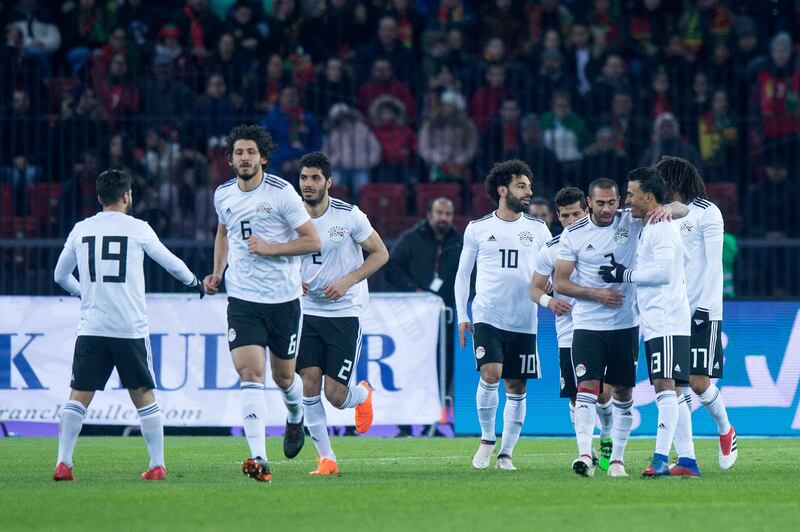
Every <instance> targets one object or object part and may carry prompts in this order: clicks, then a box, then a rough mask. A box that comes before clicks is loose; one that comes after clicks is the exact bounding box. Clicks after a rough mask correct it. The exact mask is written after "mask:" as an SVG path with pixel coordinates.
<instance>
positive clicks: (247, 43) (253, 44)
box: [225, 0, 284, 68]
mask: <svg viewBox="0 0 800 532" xmlns="http://www.w3.org/2000/svg"><path fill="white" fill-rule="evenodd" d="M253 9H254V6H253V4H252V3H251V2H248V1H247V0H237V2H236V3H235V4H234V5H233V8H232V15H233V16H232V17H230V18H229V19H228V20H226V21H225V26H226V28H227V30H228V31H229V32H230V33H231V35H233V39H234V41H235V42H236V49H237V50H241V54H242V57H243V58H244V64H243V66H244V67H246V68H254V67H255V65H257V64H258V63H259V60H260V59H261V56H262V54H264V53H265V52H278V53H279V52H281V51H282V49H283V42H284V35H283V29H282V26H281V24H280V23H279V22H277V21H276V20H274V19H272V18H271V17H268V18H266V19H265V20H264V21H258V20H257V19H256V15H255V13H254V12H253Z"/></svg>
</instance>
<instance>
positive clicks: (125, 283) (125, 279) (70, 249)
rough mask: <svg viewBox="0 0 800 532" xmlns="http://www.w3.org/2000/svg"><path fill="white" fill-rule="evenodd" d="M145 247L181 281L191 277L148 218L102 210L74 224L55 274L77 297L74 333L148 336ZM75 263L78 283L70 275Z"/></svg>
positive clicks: (57, 279)
mask: <svg viewBox="0 0 800 532" xmlns="http://www.w3.org/2000/svg"><path fill="white" fill-rule="evenodd" d="M145 253H147V255H148V256H149V257H150V258H151V259H153V260H154V261H156V262H157V263H158V264H160V265H161V266H162V267H163V268H164V269H165V270H167V271H168V272H169V273H170V274H172V276H173V277H175V278H176V279H178V280H179V281H181V282H182V283H183V284H185V285H190V284H192V282H193V281H194V280H195V277H194V274H192V272H190V271H189V268H187V267H186V264H184V263H183V261H182V260H180V259H179V258H178V257H176V256H175V255H173V254H172V253H171V252H170V251H169V250H168V249H167V248H166V247H164V244H162V243H161V241H160V240H159V239H158V237H157V236H156V234H155V232H154V231H153V229H152V228H151V227H150V226H149V225H148V224H147V222H144V221H142V220H139V219H137V218H134V217H132V216H128V215H127V214H123V213H121V212H116V211H103V212H100V213H98V214H95V215H94V216H92V217H91V218H87V219H85V220H83V221H81V222H78V223H77V224H75V227H74V228H73V229H72V231H71V232H70V234H69V236H68V237H67V241H66V243H65V244H64V249H63V250H62V252H61V256H60V257H59V258H58V264H56V270H55V280H56V282H58V284H60V285H61V286H62V287H63V288H64V289H65V290H67V291H68V292H69V293H71V294H73V295H76V296H77V295H79V296H80V297H81V321H80V324H79V325H78V336H106V337H110V338H145V337H147V335H148V334H149V330H148V326H147V305H146V303H145V297H144V270H143V267H142V265H143V263H144V254H145ZM76 265H77V266H78V275H79V277H80V284H78V281H76V280H75V278H74V277H73V276H72V271H73V270H74V269H75V266H76Z"/></svg>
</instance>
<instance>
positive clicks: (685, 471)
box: [598, 168, 700, 477]
mask: <svg viewBox="0 0 800 532" xmlns="http://www.w3.org/2000/svg"><path fill="white" fill-rule="evenodd" d="M665 194H666V184H665V183H664V180H663V179H662V178H661V176H660V175H659V173H658V170H656V169H655V168H637V169H635V170H633V171H632V172H631V173H630V174H628V193H627V196H626V198H625V204H626V205H627V206H628V207H630V209H631V215H632V216H633V217H634V218H636V219H641V220H642V222H643V223H644V226H643V227H642V229H641V231H640V232H639V234H638V240H639V243H638V246H637V249H636V258H635V260H634V262H633V263H632V264H633V267H632V268H627V267H626V265H625V263H621V262H619V261H617V260H616V259H615V257H614V255H613V254H611V256H610V257H609V259H610V263H611V264H610V265H604V266H601V267H600V269H599V272H598V274H599V276H600V277H602V278H603V281H605V282H607V283H626V284H633V285H635V287H636V305H637V307H638V310H639V315H640V318H641V325H642V335H643V336H644V342H645V344H644V345H645V355H646V360H647V370H648V374H649V376H650V381H651V382H652V383H653V388H654V389H655V392H656V406H657V408H658V427H657V431H656V448H655V452H654V453H653V458H652V460H651V463H650V465H649V466H648V467H647V468H646V469H645V470H644V471H643V472H642V475H643V476H645V477H657V476H668V475H670V468H669V465H668V463H667V457H668V455H669V449H670V447H672V441H673V438H674V437H675V431H676V429H677V427H678V420H679V411H678V398H677V396H676V393H675V383H676V382H678V383H680V382H688V381H689V339H690V324H689V319H690V317H691V316H690V314H689V299H688V297H687V295H686V281H685V278H684V270H683V260H684V259H683V254H684V247H683V242H681V237H680V235H679V234H678V228H677V226H676V225H675V224H672V223H666V222H653V221H652V213H653V212H654V211H655V209H656V207H657V206H659V205H661V204H662V203H663V202H664V197H665ZM682 417H683V419H682V421H683V423H684V426H683V428H682V433H683V439H682V441H681V444H678V442H677V441H676V448H677V450H678V463H677V465H676V467H675V468H674V469H673V471H672V476H692V477H699V476H700V469H699V468H698V467H697V462H696V461H695V456H694V445H693V443H692V438H691V433H692V429H691V415H689V412H688V409H687V410H686V415H685V416H682ZM687 435H688V448H687V442H686V439H685V438H686V436H687Z"/></svg>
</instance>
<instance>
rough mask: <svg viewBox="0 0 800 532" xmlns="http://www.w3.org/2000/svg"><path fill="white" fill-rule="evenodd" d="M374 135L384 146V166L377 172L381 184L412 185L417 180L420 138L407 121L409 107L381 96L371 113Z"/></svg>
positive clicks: (381, 165)
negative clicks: (416, 170) (416, 167)
mask: <svg viewBox="0 0 800 532" xmlns="http://www.w3.org/2000/svg"><path fill="white" fill-rule="evenodd" d="M369 116H370V124H371V125H372V132H373V133H374V134H375V137H376V138H377V139H378V142H379V143H380V146H381V153H382V160H381V164H380V165H378V167H377V168H375V170H374V171H373V176H374V178H373V180H374V181H377V182H380V183H410V182H411V181H412V180H413V181H416V180H417V176H416V173H415V172H414V168H413V165H414V163H415V162H416V154H417V136H416V134H414V130H412V129H411V128H410V127H409V126H408V123H407V121H406V107H405V105H403V102H401V101H400V100H398V99H397V98H395V97H393V96H381V97H380V98H378V99H377V100H375V101H374V102H372V106H371V107H370V110H369Z"/></svg>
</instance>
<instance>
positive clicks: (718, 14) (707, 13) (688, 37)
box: [678, 0, 733, 58]
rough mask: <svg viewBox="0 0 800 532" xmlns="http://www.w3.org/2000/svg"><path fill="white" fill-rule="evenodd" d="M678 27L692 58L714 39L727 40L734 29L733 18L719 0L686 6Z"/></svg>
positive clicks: (691, 3)
mask: <svg viewBox="0 0 800 532" xmlns="http://www.w3.org/2000/svg"><path fill="white" fill-rule="evenodd" d="M685 6H686V7H685V8H684V11H683V16H682V17H681V20H680V22H679V25H678V29H679V31H680V35H681V37H682V39H683V44H684V46H685V47H686V49H687V51H688V53H689V55H690V57H692V58H694V57H697V56H698V54H699V53H700V51H701V50H702V49H703V46H704V45H707V44H708V43H709V41H711V39H712V38H718V39H724V38H727V37H728V35H729V34H730V33H731V30H732V29H733V16H731V13H730V11H728V9H727V8H726V7H725V6H724V5H723V4H722V3H721V2H720V1H719V0H697V2H689V3H687V4H685Z"/></svg>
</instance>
